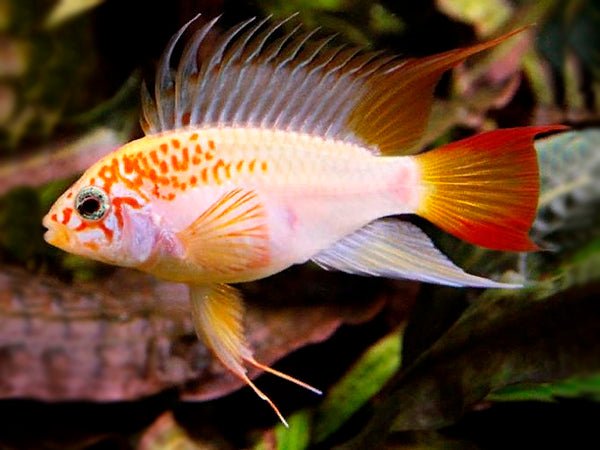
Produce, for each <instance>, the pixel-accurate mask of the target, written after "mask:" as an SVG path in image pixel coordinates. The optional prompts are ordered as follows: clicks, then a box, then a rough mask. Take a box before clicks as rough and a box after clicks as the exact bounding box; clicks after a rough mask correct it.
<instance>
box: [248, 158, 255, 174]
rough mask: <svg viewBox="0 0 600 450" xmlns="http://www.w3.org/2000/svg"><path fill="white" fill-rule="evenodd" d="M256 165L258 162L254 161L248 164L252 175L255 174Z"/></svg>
mask: <svg viewBox="0 0 600 450" xmlns="http://www.w3.org/2000/svg"><path fill="white" fill-rule="evenodd" d="M255 165H256V160H255V159H253V160H252V161H250V164H248V170H249V171H250V173H253V172H254V166H255Z"/></svg>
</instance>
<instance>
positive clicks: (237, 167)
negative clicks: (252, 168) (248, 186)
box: [235, 160, 244, 172]
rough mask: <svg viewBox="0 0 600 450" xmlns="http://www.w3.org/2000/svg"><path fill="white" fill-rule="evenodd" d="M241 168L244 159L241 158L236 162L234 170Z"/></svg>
mask: <svg viewBox="0 0 600 450" xmlns="http://www.w3.org/2000/svg"><path fill="white" fill-rule="evenodd" d="M243 168H244V161H243V160H240V161H238V163H237V164H236V165H235V170H237V171H238V172H241V171H242V169H243Z"/></svg>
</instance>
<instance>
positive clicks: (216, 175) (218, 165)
mask: <svg viewBox="0 0 600 450" xmlns="http://www.w3.org/2000/svg"><path fill="white" fill-rule="evenodd" d="M221 167H225V163H224V162H223V160H222V159H219V160H218V161H217V162H216V164H215V165H214V166H213V169H212V172H213V178H214V179H215V182H216V183H217V184H221V179H220V178H219V169H220V168H221Z"/></svg>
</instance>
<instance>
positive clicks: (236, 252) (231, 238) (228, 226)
mask: <svg viewBox="0 0 600 450" xmlns="http://www.w3.org/2000/svg"><path fill="white" fill-rule="evenodd" d="M178 237H179V239H180V240H181V242H182V244H183V245H184V247H185V248H186V253H187V255H186V256H187V258H188V259H189V260H190V261H194V262H195V263H197V264H199V265H201V266H202V267H204V268H205V269H206V270H207V271H209V272H217V273H221V274H235V273H240V272H244V271H246V270H252V269H255V268H257V267H261V266H262V265H265V264H267V263H268V257H269V255H268V235H267V221H266V214H265V210H264V207H263V205H262V203H261V202H260V199H259V198H258V196H257V195H256V193H255V192H254V191H248V190H244V189H234V190H232V191H230V192H227V193H226V194H224V195H223V196H222V197H221V198H219V199H218V200H217V201H216V202H215V203H213V204H212V205H211V206H210V207H209V208H208V209H206V210H205V211H204V212H203V213H202V214H201V215H200V216H199V217H198V218H197V219H196V220H195V221H194V222H193V223H192V224H191V225H190V226H189V227H188V228H186V229H185V230H183V231H181V232H179V233H178Z"/></svg>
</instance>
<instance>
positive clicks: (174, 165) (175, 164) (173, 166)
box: [171, 155, 180, 171]
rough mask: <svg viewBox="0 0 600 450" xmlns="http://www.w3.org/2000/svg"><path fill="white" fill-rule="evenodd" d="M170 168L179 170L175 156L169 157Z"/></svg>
mask: <svg viewBox="0 0 600 450" xmlns="http://www.w3.org/2000/svg"><path fill="white" fill-rule="evenodd" d="M171 167H172V168H173V170H175V171H178V170H180V169H179V161H178V160H177V157H176V156H175V155H171Z"/></svg>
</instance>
